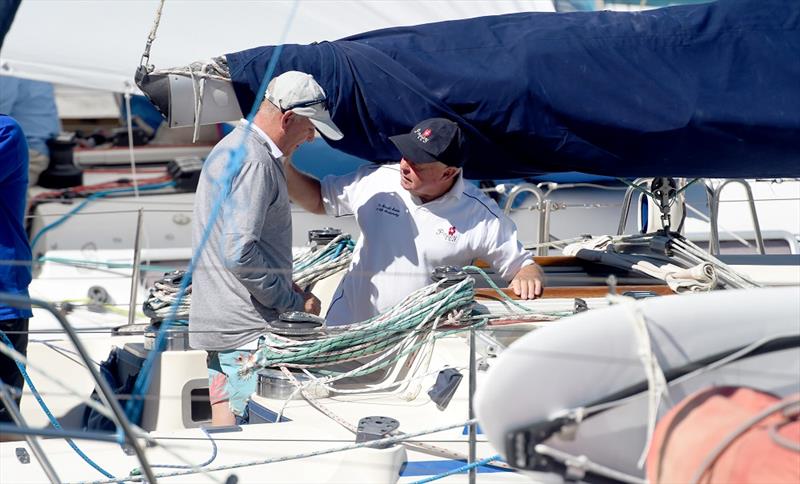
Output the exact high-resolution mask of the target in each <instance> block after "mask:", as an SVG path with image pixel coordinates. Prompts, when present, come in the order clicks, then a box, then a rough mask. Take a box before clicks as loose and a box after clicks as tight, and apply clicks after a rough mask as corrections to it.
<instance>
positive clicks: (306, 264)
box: [292, 234, 355, 287]
mask: <svg viewBox="0 0 800 484" xmlns="http://www.w3.org/2000/svg"><path fill="white" fill-rule="evenodd" d="M354 247H355V242H353V240H352V239H351V238H350V235H349V234H341V235H338V236H336V238H334V239H333V240H331V241H330V242H328V243H327V244H326V245H325V246H324V247H322V248H319V249H316V250H313V249H310V250H307V251H305V252H303V253H302V254H300V255H298V256H297V257H295V258H294V260H293V261H292V267H293V269H292V280H293V281H294V282H295V284H297V285H298V286H300V287H308V286H310V285H312V284H314V283H315V282H317V281H320V280H322V279H325V278H326V277H328V276H331V275H333V274H335V273H337V272H339V271H340V270H342V269H345V268H346V267H348V266H349V265H350V261H351V260H353V248H354Z"/></svg>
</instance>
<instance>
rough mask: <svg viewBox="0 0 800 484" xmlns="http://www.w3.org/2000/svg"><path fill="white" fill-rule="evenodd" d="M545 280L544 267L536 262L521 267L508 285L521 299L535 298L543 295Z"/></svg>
mask: <svg viewBox="0 0 800 484" xmlns="http://www.w3.org/2000/svg"><path fill="white" fill-rule="evenodd" d="M543 281H544V274H543V273H542V269H541V268H540V267H539V266H538V265H537V264H536V263H533V264H529V265H526V266H525V267H523V268H522V269H520V270H519V271H518V272H517V274H516V275H515V276H514V279H512V280H511V284H509V286H508V287H509V288H511V289H512V290H513V291H514V294H516V295H517V296H519V298H520V299H535V298H537V297H541V295H542V288H543V287H544V283H543Z"/></svg>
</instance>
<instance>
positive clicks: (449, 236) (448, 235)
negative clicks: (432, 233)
mask: <svg viewBox="0 0 800 484" xmlns="http://www.w3.org/2000/svg"><path fill="white" fill-rule="evenodd" d="M436 235H437V236H439V237H441V238H443V239H444V240H446V241H448V242H452V243H455V241H457V240H458V229H456V227H455V226H451V227H450V228H449V229H447V230H445V229H438V230H436Z"/></svg>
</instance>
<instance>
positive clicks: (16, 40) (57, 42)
mask: <svg viewBox="0 0 800 484" xmlns="http://www.w3.org/2000/svg"><path fill="white" fill-rule="evenodd" d="M298 2H299V3H298V8H297V11H296V15H295V17H294V19H293V20H292V22H291V24H290V25H289V30H288V34H287V36H286V38H285V39H282V36H283V32H284V30H285V29H286V25H287V22H288V21H289V16H290V12H291V11H292V8H293V6H294V3H295V2H294V1H283V0H274V1H265V0H261V1H255V0H253V1H245V0H202V1H200V0H197V1H189V0H167V2H166V4H165V6H164V10H163V15H162V18H161V24H160V27H159V29H158V33H157V37H156V40H155V42H154V44H153V47H152V50H151V56H150V62H151V63H152V64H154V65H155V66H156V68H166V67H174V66H181V65H185V64H188V63H189V62H191V61H194V60H201V59H207V58H210V57H212V56H216V55H220V54H224V53H227V52H236V51H239V50H245V49H248V48H251V47H257V46H261V45H275V44H278V43H281V41H282V40H285V42H286V43H299V44H306V43H310V42H313V41H321V40H336V39H339V38H342V37H345V36H348V35H352V34H356V33H360V32H366V31H370V30H375V29H380V28H386V27H396V26H404V25H417V24H421V23H429V22H437V21H442V20H453V19H459V18H470V17H478V16H484V15H495V14H503V13H513V12H522V11H553V5H552V2H551V1H550V0H516V1H508V0H429V1H416V0H413V1H411V0H361V1H359V0H342V1H339V0H335V1H334V0H327V1H326V0H298ZM158 5H159V0H70V1H66V0H37V1H23V2H22V4H21V6H20V8H19V10H18V12H17V15H16V18H15V19H14V23H13V24H12V26H11V30H10V31H9V33H8V35H7V37H6V40H5V42H4V44H3V51H2V56H1V57H0V75H10V76H17V77H23V78H28V79H37V80H42V81H49V82H53V83H57V84H65V85H71V86H78V87H84V88H92V89H102V90H107V91H115V92H125V91H126V90H131V91H132V92H136V91H137V90H136V88H135V86H134V85H133V74H134V71H135V70H136V67H137V66H138V65H139V61H140V59H141V56H142V53H143V52H144V47H145V43H146V41H147V36H148V34H149V32H150V29H151V28H152V26H153V21H154V17H155V13H156V11H157V9H158Z"/></svg>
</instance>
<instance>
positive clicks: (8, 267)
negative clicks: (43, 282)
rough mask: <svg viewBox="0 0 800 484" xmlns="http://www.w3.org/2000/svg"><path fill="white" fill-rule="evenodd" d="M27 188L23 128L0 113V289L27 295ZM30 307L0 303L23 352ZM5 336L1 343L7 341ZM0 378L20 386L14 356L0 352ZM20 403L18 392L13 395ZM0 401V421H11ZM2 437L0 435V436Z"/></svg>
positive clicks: (8, 332) (8, 331) (3, 322)
mask: <svg viewBox="0 0 800 484" xmlns="http://www.w3.org/2000/svg"><path fill="white" fill-rule="evenodd" d="M27 191H28V144H27V143H26V142H25V135H24V134H23V133H22V128H20V125H19V124H18V123H17V122H16V121H15V120H14V118H12V117H10V116H6V115H4V114H0V293H4V294H12V295H17V296H23V297H28V285H29V284H30V282H31V247H30V245H29V244H28V235H27V234H26V233H25V228H24V224H23V221H24V218H25V197H26V195H27ZM31 316H32V313H31V309H30V308H25V309H20V308H16V307H11V306H8V305H4V304H2V303H0V331H2V332H3V334H4V335H5V338H8V339H9V340H10V341H11V344H12V345H13V346H14V348H15V349H16V350H17V351H19V352H20V353H22V354H25V353H26V350H27V348H28V318H30V317H31ZM5 338H2V336H0V339H3V341H2V342H0V343H2V344H6V342H5ZM0 380H2V381H3V383H5V384H6V385H9V386H12V387H16V388H18V389H22V384H23V381H22V375H21V374H20V372H19V370H18V369H17V365H16V363H15V362H14V360H11V359H9V358H7V357H5V356H3V355H0ZM16 400H17V404H19V400H20V399H19V396H17V398H16ZM10 421H11V419H10V416H9V414H8V411H7V410H6V408H5V406H4V405H3V404H2V403H0V422H10ZM0 440H2V439H0Z"/></svg>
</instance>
